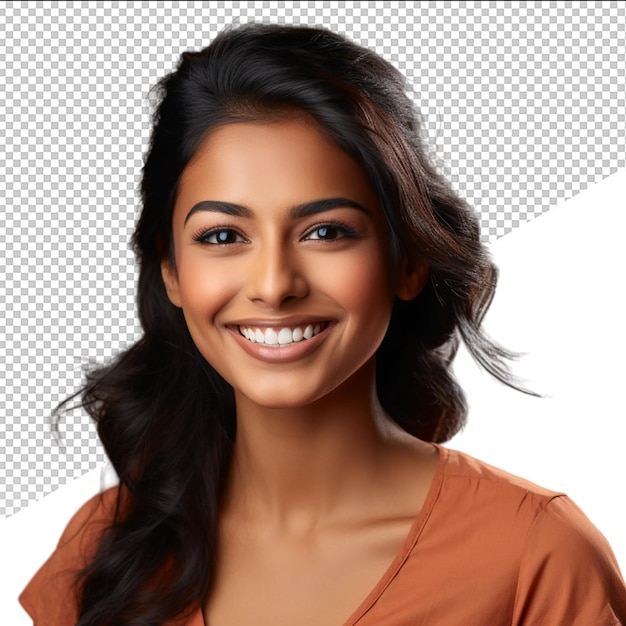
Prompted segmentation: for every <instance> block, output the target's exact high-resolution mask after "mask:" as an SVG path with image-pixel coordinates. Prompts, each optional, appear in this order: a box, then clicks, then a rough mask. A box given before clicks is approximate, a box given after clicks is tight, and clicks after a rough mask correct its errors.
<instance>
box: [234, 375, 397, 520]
mask: <svg viewBox="0 0 626 626" xmlns="http://www.w3.org/2000/svg"><path fill="white" fill-rule="evenodd" d="M364 374H365V375H364V376H359V377H354V378H353V379H352V380H351V381H348V382H347V383H346V384H345V387H342V388H341V389H338V390H336V391H335V392H333V393H331V394H329V395H328V396H325V397H324V398H323V399H321V400H319V401H317V402H315V403H313V404H311V405H307V406H303V407H297V408H289V409H267V408H262V407H258V406H253V405H251V404H250V403H249V402H246V400H245V399H244V398H238V399H237V437H236V441H235V447H234V452H233V462H232V466H231V472H230V476H229V483H228V486H227V489H226V497H225V509H226V510H230V511H234V512H236V513H237V514H238V515H243V516H244V517H249V516H252V517H254V518H255V519H263V520H265V521H268V522H269V523H272V524H277V525H280V526H283V527H291V528H293V529H295V528H297V527H301V528H305V527H306V528H311V527H313V526H315V525H318V524H321V523H324V522H329V521H331V520H332V519H334V518H340V517H342V516H345V515H346V514H347V511H349V510H351V508H352V509H353V508H354V502H355V501H357V500H360V501H361V502H362V501H363V500H362V499H363V497H366V496H367V492H368V491H371V490H372V489H375V488H376V486H377V481H378V480H380V479H381V477H380V471H378V470H379V469H380V465H381V463H382V459H383V456H384V454H385V451H386V449H387V448H388V447H389V445H390V443H389V442H390V438H391V436H392V435H393V436H397V434H396V432H395V429H394V428H393V427H392V426H390V423H389V420H388V418H386V416H385V415H384V413H383V411H382V409H381V407H380V405H379V403H378V400H377V398H376V394H375V383H374V380H375V379H374V372H373V371H370V372H365V373H364ZM398 430H399V429H398Z"/></svg>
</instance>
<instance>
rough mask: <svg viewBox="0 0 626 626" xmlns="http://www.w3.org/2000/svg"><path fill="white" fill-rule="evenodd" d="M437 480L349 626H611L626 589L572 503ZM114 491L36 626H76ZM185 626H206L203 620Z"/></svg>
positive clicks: (48, 579) (52, 577)
mask: <svg viewBox="0 0 626 626" xmlns="http://www.w3.org/2000/svg"><path fill="white" fill-rule="evenodd" d="M439 452H440V460H439V468H438V470H437V474H436V476H435V479H434V481H433V484H432V486H431V488H430V492H429V494H428V496H427V498H426V501H425V503H424V506H423V507H422V510H421V512H420V513H419V515H418V516H417V518H416V519H415V521H414V523H413V525H412V527H411V530H410V532H409V534H408V536H407V538H406V541H405V542H404V545H403V546H402V548H401V550H400V552H399V553H398V554H397V556H396V558H395V559H394V561H393V562H392V563H391V564H390V566H389V568H388V569H387V571H386V573H385V574H384V575H383V577H382V578H381V579H380V581H379V582H378V584H377V585H376V586H375V587H374V588H373V589H372V590H371V592H370V593H369V595H368V596H367V597H366V598H365V599H364V600H363V602H362V603H361V605H360V606H359V607H356V609H355V611H354V613H353V614H352V616H351V617H350V619H349V620H348V621H347V622H346V623H345V624H344V625H343V626H352V625H358V626H387V625H389V626H391V625H393V626H504V625H506V626H522V625H523V626H565V625H567V626H615V625H618V626H619V625H620V624H626V586H625V585H624V580H623V578H622V575H621V573H620V570H619V567H618V565H617V562H616V560H615V556H614V555H613V552H612V550H611V548H610V547H609V545H608V543H607V541H606V539H605V538H604V537H603V536H602V534H601V533H600V532H599V531H598V530H597V529H596V528H595V526H593V524H592V523H591V522H590V521H589V520H588V519H587V517H586V516H585V515H584V514H583V513H582V511H581V510H580V509H579V508H578V507H577V506H576V505H575V504H574V503H573V502H572V501H571V500H570V499H569V498H568V497H567V496H565V495H563V494H559V493H555V492H553V491H548V490H547V489H543V488H541V487H538V486H536V485H534V484H532V483H530V482H528V481H525V480H523V479H521V478H517V477H515V476H512V475H510V474H507V473H506V472H503V471H502V470H499V469H496V468H494V467H491V466H489V465H487V464H485V463H482V462H480V461H477V460H476V459H473V458H472V457H470V456H468V455H465V454H463V453H460V452H456V451H452V450H448V449H447V448H442V447H439ZM114 494H115V490H110V491H108V492H105V494H104V497H102V498H101V497H96V498H94V499H92V500H90V501H89V502H88V503H87V504H86V505H85V506H83V507H82V508H81V509H80V510H79V512H78V513H77V514H76V515H75V516H74V518H73V519H72V520H71V522H70V523H69V525H68V527H67V529H66V530H65V532H64V533H63V536H62V537H61V540H60V542H59V545H58V547H57V549H56V551H55V552H54V553H53V554H52V556H51V557H50V558H49V559H48V561H46V563H44V565H43V566H42V567H41V569H40V570H39V571H38V572H37V573H36V574H35V576H34V577H33V579H32V580H31V581H30V583H29V584H28V586H27V587H26V589H25V590H24V591H23V592H22V595H21V596H20V602H21V603H22V606H23V607H24V608H25V609H26V611H27V612H28V614H29V615H30V616H31V617H32V618H33V621H34V624H35V626H74V624H75V622H76V620H77V609H76V606H75V604H74V602H73V598H74V594H73V592H72V590H71V584H72V581H73V572H75V571H76V570H77V569H79V568H80V567H82V566H83V564H84V563H85V562H86V560H87V559H88V558H89V556H90V554H92V551H93V549H94V546H95V543H96V541H97V537H98V535H99V533H100V532H101V530H102V528H103V527H104V526H105V525H106V523H107V519H108V516H109V515H110V510H111V509H110V507H111V503H112V502H113V500H114ZM187 626H208V625H205V624H204V620H203V617H202V612H201V611H200V610H198V611H197V612H196V613H194V614H193V615H192V616H191V618H190V619H189V621H188V622H187Z"/></svg>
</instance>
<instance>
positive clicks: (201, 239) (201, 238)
mask: <svg viewBox="0 0 626 626" xmlns="http://www.w3.org/2000/svg"><path fill="white" fill-rule="evenodd" d="M218 233H231V234H234V235H235V236H236V237H239V238H240V239H242V241H223V242H219V241H218V242H215V243H213V242H210V241H208V239H209V237H211V235H217V234H218ZM193 240H194V241H195V242H196V243H205V244H208V245H210V246H228V245H232V244H233V243H245V242H246V241H247V240H246V239H245V237H243V236H242V235H241V234H240V233H239V232H237V229H236V228H233V227H232V226H218V227H216V228H210V229H209V230H204V229H203V230H201V231H199V232H197V233H196V234H195V235H193Z"/></svg>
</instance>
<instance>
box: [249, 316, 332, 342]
mask: <svg viewBox="0 0 626 626" xmlns="http://www.w3.org/2000/svg"><path fill="white" fill-rule="evenodd" d="M327 327H328V322H315V323H314V324H306V325H302V326H293V327H286V326H283V327H275V328H272V327H267V328H260V327H258V326H257V327H254V326H239V334H240V335H242V336H243V337H245V338H246V339H247V340H248V341H250V342H252V343H258V344H261V345H264V346H270V347H282V346H288V345H291V344H294V343H299V342H301V341H307V340H308V339H311V338H312V337H315V336H316V335H319V334H320V333H321V332H322V331H323V330H325V329H326V328H327Z"/></svg>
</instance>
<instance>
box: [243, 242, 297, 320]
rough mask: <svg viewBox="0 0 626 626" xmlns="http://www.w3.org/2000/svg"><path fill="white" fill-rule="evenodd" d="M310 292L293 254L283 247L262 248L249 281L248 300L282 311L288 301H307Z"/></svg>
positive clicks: (252, 264)
mask: <svg viewBox="0 0 626 626" xmlns="http://www.w3.org/2000/svg"><path fill="white" fill-rule="evenodd" d="M308 292H309V287H308V283H307V280H306V278H305V275H304V272H303V271H302V268H300V267H299V263H298V259H297V255H296V253H295V252H294V251H291V250H289V249H288V247H287V246H283V245H280V244H275V245H267V246H262V247H260V248H259V250H258V253H257V254H256V255H254V257H253V258H252V262H251V264H250V271H249V275H248V278H247V296H248V299H249V300H251V301H255V302H257V303H260V304H261V303H262V304H264V305H265V306H267V307H270V308H279V307H280V306H281V305H284V304H285V303H286V302H287V301H289V300H295V299H300V298H304V297H305V296H306V295H307V294H308Z"/></svg>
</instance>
